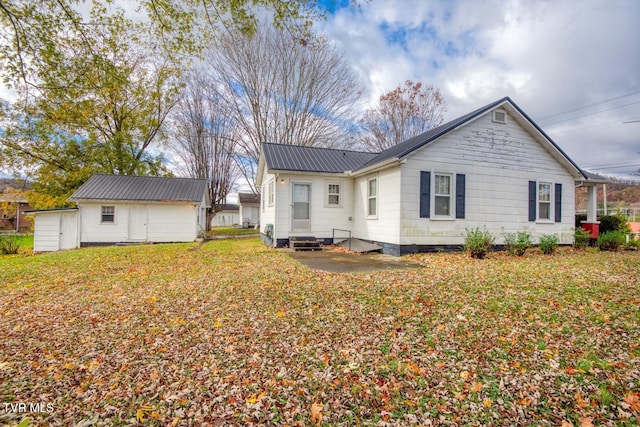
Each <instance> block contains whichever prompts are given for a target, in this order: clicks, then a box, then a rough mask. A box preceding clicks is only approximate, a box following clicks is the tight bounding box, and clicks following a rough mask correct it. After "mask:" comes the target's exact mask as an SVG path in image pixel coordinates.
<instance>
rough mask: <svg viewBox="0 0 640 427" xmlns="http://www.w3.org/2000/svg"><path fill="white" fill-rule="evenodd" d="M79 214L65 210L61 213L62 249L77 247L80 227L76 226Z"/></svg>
mask: <svg viewBox="0 0 640 427" xmlns="http://www.w3.org/2000/svg"><path fill="white" fill-rule="evenodd" d="M76 221H77V215H76V213H75V212H68V213H67V212H65V213H61V214H60V249H61V250H64V249H73V248H76V247H77V244H76V241H77V234H78V227H77V226H76Z"/></svg>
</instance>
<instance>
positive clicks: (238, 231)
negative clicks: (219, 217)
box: [209, 227, 260, 236]
mask: <svg viewBox="0 0 640 427" xmlns="http://www.w3.org/2000/svg"><path fill="white" fill-rule="evenodd" d="M258 233H260V231H259V230H255V229H253V228H238V227H212V228H211V231H209V235H210V236H242V235H247V234H258Z"/></svg>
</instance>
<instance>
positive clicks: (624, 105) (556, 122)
mask: <svg viewBox="0 0 640 427" xmlns="http://www.w3.org/2000/svg"><path fill="white" fill-rule="evenodd" d="M635 104H640V101H635V102H630V103H628V104H622V105H617V106H615V107H611V108H607V109H604V110H600V111H596V112H593V113H587V114H583V115H581V116H574V117H569V118H567V119H561V120H558V121H555V122H551V123H547V124H546V125H545V126H551V125H557V124H558V123H563V122H567V121H570V120H576V119H581V118H583V117H589V116H594V115H596V114H600V113H604V112H607V111H611V110H616V109H618V108H624V107H628V106H630V105H635Z"/></svg>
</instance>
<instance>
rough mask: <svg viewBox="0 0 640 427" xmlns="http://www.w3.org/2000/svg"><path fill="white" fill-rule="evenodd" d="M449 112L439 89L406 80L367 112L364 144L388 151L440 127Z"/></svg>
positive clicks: (363, 125)
mask: <svg viewBox="0 0 640 427" xmlns="http://www.w3.org/2000/svg"><path fill="white" fill-rule="evenodd" d="M446 109H447V106H446V102H445V100H444V96H443V95H442V93H441V92H440V90H439V89H438V88H436V87H435V86H432V85H430V86H424V87H423V85H422V83H420V82H417V83H414V82H412V81H411V80H407V81H406V82H405V84H404V87H402V86H398V87H397V88H395V89H394V90H392V91H390V92H387V93H385V94H383V95H381V96H380V99H379V100H378V105H377V106H376V107H374V108H372V109H369V110H367V111H366V112H365V114H364V117H363V118H362V121H361V124H362V128H363V133H362V137H361V140H362V144H363V145H364V146H365V147H366V148H367V149H369V150H371V151H375V152H377V151H383V150H386V149H387V148H390V147H393V146H394V145H396V144H399V143H401V142H403V141H406V140H407V139H410V138H412V137H414V136H417V135H420V134H421V133H424V132H426V131H428V130H429V129H432V128H434V127H436V126H438V125H439V124H441V123H442V121H443V115H444V113H445V111H446Z"/></svg>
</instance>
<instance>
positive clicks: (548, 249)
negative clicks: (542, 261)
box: [538, 234, 559, 255]
mask: <svg viewBox="0 0 640 427" xmlns="http://www.w3.org/2000/svg"><path fill="white" fill-rule="evenodd" d="M558 243H559V241H558V236H556V235H555V234H543V235H542V236H540V243H539V244H538V247H540V251H541V252H542V253H543V254H546V255H551V254H552V253H554V252H555V251H556V249H558Z"/></svg>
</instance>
